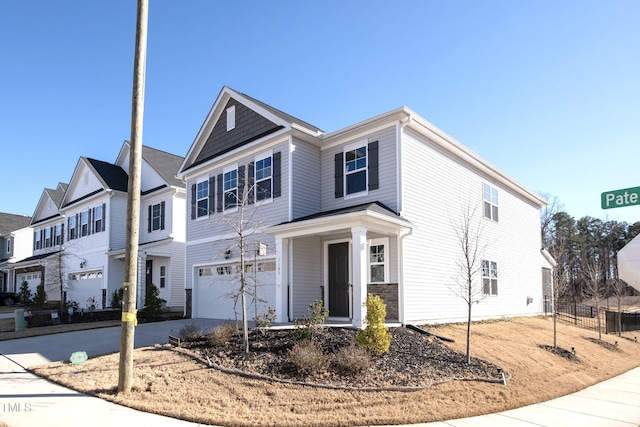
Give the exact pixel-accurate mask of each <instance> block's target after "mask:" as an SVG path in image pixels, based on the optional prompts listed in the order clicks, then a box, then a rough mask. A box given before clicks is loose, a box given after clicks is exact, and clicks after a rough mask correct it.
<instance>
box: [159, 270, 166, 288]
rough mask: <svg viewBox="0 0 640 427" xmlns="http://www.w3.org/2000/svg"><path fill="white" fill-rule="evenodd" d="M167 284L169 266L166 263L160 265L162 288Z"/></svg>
mask: <svg viewBox="0 0 640 427" xmlns="http://www.w3.org/2000/svg"><path fill="white" fill-rule="evenodd" d="M166 286H167V267H166V266H165V265H161V266H160V289H164V288H165V287H166Z"/></svg>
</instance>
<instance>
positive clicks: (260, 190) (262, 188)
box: [255, 155, 273, 202]
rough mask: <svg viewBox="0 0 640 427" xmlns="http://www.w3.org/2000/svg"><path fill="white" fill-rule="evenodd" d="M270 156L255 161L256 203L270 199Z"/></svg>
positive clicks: (271, 174)
mask: <svg viewBox="0 0 640 427" xmlns="http://www.w3.org/2000/svg"><path fill="white" fill-rule="evenodd" d="M271 162H272V159H271V155H269V156H268V157H264V158H261V159H257V160H256V166H255V168H256V170H255V174H256V177H255V188H256V201H258V202H259V201H262V200H267V199H270V198H271V196H272V194H273V192H272V188H273V187H272V182H273V180H272V176H273V170H272V166H271V164H272V163H271Z"/></svg>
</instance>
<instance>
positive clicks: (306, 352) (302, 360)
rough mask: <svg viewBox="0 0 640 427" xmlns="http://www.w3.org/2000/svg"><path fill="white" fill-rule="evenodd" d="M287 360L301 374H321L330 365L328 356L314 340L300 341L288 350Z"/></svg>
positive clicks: (324, 372)
mask: <svg viewBox="0 0 640 427" xmlns="http://www.w3.org/2000/svg"><path fill="white" fill-rule="evenodd" d="M288 358H289V361H290V362H291V363H292V364H293V365H294V366H295V367H296V370H297V371H298V373H300V374H303V375H307V374H309V375H323V374H326V373H327V372H328V371H329V367H330V365H331V363H330V359H329V357H328V356H327V355H326V354H324V353H323V352H322V349H321V348H320V346H319V345H318V344H317V343H316V342H315V341H302V342H299V343H297V344H296V345H294V346H293V348H291V349H290V350H289V352H288Z"/></svg>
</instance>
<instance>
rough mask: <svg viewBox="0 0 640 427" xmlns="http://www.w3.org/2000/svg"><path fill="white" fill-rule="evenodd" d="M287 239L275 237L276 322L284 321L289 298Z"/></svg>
mask: <svg viewBox="0 0 640 427" xmlns="http://www.w3.org/2000/svg"><path fill="white" fill-rule="evenodd" d="M288 248H289V239H281V238H279V237H276V289H275V292H276V295H275V299H276V306H275V309H276V319H275V321H276V322H286V321H287V320H288V319H287V302H288V300H289V293H288V292H287V288H288V279H287V278H288V274H287V272H288V270H289V267H288V265H289V257H288V255H289V250H288Z"/></svg>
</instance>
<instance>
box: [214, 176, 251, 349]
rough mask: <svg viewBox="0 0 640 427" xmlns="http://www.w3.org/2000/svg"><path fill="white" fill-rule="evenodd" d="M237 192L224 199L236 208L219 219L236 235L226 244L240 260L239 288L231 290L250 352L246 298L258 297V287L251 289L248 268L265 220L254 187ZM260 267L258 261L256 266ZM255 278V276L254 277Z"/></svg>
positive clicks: (238, 269)
mask: <svg viewBox="0 0 640 427" xmlns="http://www.w3.org/2000/svg"><path fill="white" fill-rule="evenodd" d="M236 191H238V192H240V194H238V193H236V194H235V195H230V198H229V199H226V200H224V203H225V204H227V207H228V206H230V205H231V206H234V207H235V208H236V211H235V212H233V213H231V214H227V215H222V216H221V217H220V219H219V221H220V223H222V224H225V225H226V226H227V227H229V228H230V229H231V230H232V234H233V235H234V237H233V238H232V239H230V245H229V246H228V247H227V248H226V250H227V251H232V252H234V253H235V252H237V253H238V254H239V262H238V265H237V268H236V269H235V271H234V272H233V276H234V279H235V280H236V281H237V282H238V288H237V289H234V291H233V292H232V293H231V294H229V295H228V296H229V297H230V298H233V299H234V301H236V302H237V301H238V299H239V300H240V303H241V309H242V332H243V338H244V348H245V352H246V353H248V352H249V322H248V308H247V300H248V298H249V297H253V298H254V300H255V299H257V298H258V295H256V291H255V287H254V289H251V286H250V285H251V283H252V278H251V277H250V274H249V272H248V268H247V265H248V263H247V257H248V254H249V253H250V251H251V250H257V243H258V242H257V241H254V240H253V239H252V236H253V235H255V234H256V233H257V232H258V230H259V228H260V226H261V224H262V220H260V219H258V218H257V215H256V212H257V206H256V204H254V203H250V202H252V201H253V200H252V199H251V197H253V187H245V188H238V189H237V190H236ZM253 268H254V269H257V265H254V266H253ZM253 279H254V280H255V278H253Z"/></svg>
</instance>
